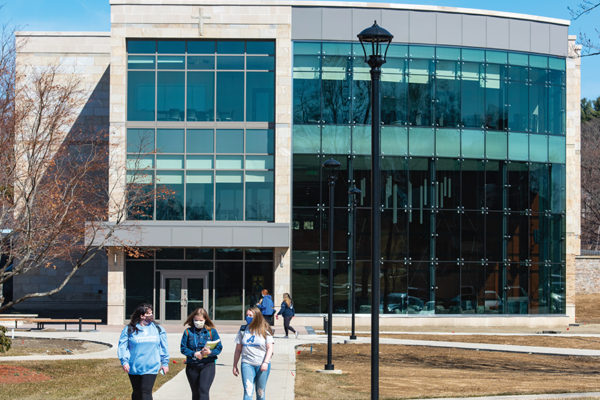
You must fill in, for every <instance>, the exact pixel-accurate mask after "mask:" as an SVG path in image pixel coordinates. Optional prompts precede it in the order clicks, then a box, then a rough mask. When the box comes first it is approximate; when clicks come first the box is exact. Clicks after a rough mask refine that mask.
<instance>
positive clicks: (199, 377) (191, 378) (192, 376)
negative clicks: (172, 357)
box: [185, 362, 215, 400]
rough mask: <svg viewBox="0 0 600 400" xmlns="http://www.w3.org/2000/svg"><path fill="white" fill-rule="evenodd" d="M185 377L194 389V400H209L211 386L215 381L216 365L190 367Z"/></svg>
mask: <svg viewBox="0 0 600 400" xmlns="http://www.w3.org/2000/svg"><path fill="white" fill-rule="evenodd" d="M185 375H186V376H187V379H188V382H189V383H190V389H192V400H208V399H209V397H208V395H209V393H210V385H212V383H213V380H214V379H215V363H214V362H209V363H206V364H198V365H188V366H186V367H185Z"/></svg>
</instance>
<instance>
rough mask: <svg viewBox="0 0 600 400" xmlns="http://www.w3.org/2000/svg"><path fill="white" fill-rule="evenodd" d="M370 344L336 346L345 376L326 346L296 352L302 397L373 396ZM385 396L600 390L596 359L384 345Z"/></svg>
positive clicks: (599, 366)
mask: <svg viewBox="0 0 600 400" xmlns="http://www.w3.org/2000/svg"><path fill="white" fill-rule="evenodd" d="M370 348H371V347H370V345H369V344H346V345H342V344H340V345H334V348H333V362H334V365H335V367H336V368H337V369H341V370H342V371H343V372H344V374H343V375H323V374H319V373H317V372H315V371H316V370H317V369H322V368H323V365H324V364H325V362H326V359H327V347H326V345H313V353H312V354H311V353H310V351H308V350H303V351H301V353H300V354H299V355H298V356H297V363H296V373H297V375H296V385H295V393H296V399H297V400H309V399H310V400H312V399H328V400H342V399H343V400H352V399H356V400H358V399H368V398H370V384H371V383H370V382H371V381H370V379H371V378H370V374H369V373H370V368H371V367H370V365H371V364H370V362H371V358H370ZM379 362H380V372H379V374H380V386H379V387H380V398H381V399H382V400H383V399H403V398H419V397H458V396H460V397H467V396H486V395H506V394H534V393H565V392H595V391H600V381H599V380H598V374H599V373H600V363H598V360H597V359H596V358H593V357H564V356H541V355H531V354H514V353H501V352H487V351H474V350H460V349H437V348H430V347H421V346H399V345H380V361H379Z"/></svg>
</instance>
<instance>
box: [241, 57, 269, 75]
mask: <svg viewBox="0 0 600 400" xmlns="http://www.w3.org/2000/svg"><path fill="white" fill-rule="evenodd" d="M246 69H266V70H269V71H272V70H273V69H275V58H273V57H260V56H258V57H251V56H248V57H246Z"/></svg>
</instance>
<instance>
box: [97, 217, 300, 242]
mask: <svg viewBox="0 0 600 400" xmlns="http://www.w3.org/2000/svg"><path fill="white" fill-rule="evenodd" d="M111 228H112V229H114V230H115V231H114V234H113V237H112V238H111V239H109V240H108V241H107V243H106V244H105V246H117V247H120V246H123V245H128V246H135V247H268V248H271V247H290V235H291V233H290V224H287V223H272V222H202V221H185V222H177V221H128V222H126V223H124V224H120V225H119V226H118V227H116V228H114V224H111V223H107V224H106V227H105V228H104V230H103V231H102V232H100V234H98V235H97V236H96V238H92V234H91V229H90V226H88V229H87V233H86V241H87V242H88V243H90V242H91V243H92V245H95V246H98V245H101V241H102V239H103V238H104V237H105V236H106V234H105V232H107V230H108V229H111Z"/></svg>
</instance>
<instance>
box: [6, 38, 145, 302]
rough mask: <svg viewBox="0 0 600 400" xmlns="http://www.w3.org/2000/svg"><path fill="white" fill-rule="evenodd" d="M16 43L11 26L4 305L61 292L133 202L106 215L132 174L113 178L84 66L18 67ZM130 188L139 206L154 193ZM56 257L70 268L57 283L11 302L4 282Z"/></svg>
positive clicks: (38, 269) (53, 261)
mask: <svg viewBox="0 0 600 400" xmlns="http://www.w3.org/2000/svg"><path fill="white" fill-rule="evenodd" d="M16 50H17V49H16V45H15V38H14V32H12V31H9V30H6V29H5V30H4V31H3V32H2V36H1V37H0V149H1V150H0V230H1V233H2V238H1V240H0V253H1V254H2V256H3V260H5V261H4V262H3V263H2V264H0V312H2V311H4V310H6V309H8V308H9V307H11V306H13V305H15V304H18V303H21V302H23V301H25V300H27V299H30V298H36V297H45V296H49V295H52V294H55V293H58V292H59V291H61V290H62V289H63V288H64V287H65V286H66V285H67V284H68V282H69V281H70V280H71V278H72V277H73V276H74V275H75V274H76V273H77V271H79V270H80V269H81V268H83V267H84V266H85V265H86V264H88V263H89V262H90V261H91V260H92V259H93V258H94V257H96V256H97V255H98V252H99V251H101V250H102V249H103V248H104V247H106V245H107V244H108V243H109V240H114V232H115V230H116V229H117V228H119V227H120V226H121V225H122V224H123V222H124V221H125V219H126V214H127V205H126V204H125V202H123V204H118V205H117V206H116V207H111V209H110V221H111V223H110V224H107V223H106V222H107V221H108V219H109V207H108V204H109V199H111V198H112V196H113V194H114V193H118V192H117V190H123V189H124V188H122V187H118V185H119V183H118V182H124V179H115V184H114V187H109V179H108V173H109V170H110V165H109V162H110V161H109V154H108V152H109V141H108V132H107V131H106V129H100V130H99V128H98V127H97V126H96V125H95V124H94V123H89V124H88V123H87V122H86V119H85V118H82V116H81V114H80V113H81V110H82V108H83V106H84V105H85V103H86V101H87V100H88V99H87V95H86V93H85V92H84V91H83V90H82V88H81V87H82V86H81V83H80V82H79V81H78V79H77V78H76V75H74V74H70V73H68V71H66V70H65V69H64V68H62V67H61V66H60V65H53V66H48V67H44V68H40V67H34V66H29V65H19V68H18V69H17V68H16V54H17V51H16ZM121 169H122V170H123V168H121ZM115 170H116V171H117V173H119V170H118V169H115ZM120 173H122V174H124V173H125V171H124V170H123V171H122V172H120ZM129 183H130V184H131V183H135V177H134V178H133V179H132V178H129ZM121 185H122V184H121ZM130 187H131V190H130V193H128V197H129V199H130V200H132V201H133V202H135V203H136V204H137V206H138V207H140V205H143V204H144V202H150V201H153V198H154V193H153V192H152V191H151V190H150V191H149V190H147V185H145V186H144V185H135V184H131V185H130ZM136 188H139V190H136ZM92 243H94V244H93V245H92ZM112 245H115V244H114V243H113V244H112ZM57 265H60V266H61V267H62V268H65V266H66V268H67V272H66V274H65V276H64V277H61V278H60V279H58V281H57V282H55V284H54V285H49V287H46V288H44V290H41V291H40V290H39V288H37V287H36V286H33V285H32V290H31V291H30V292H29V293H25V294H19V296H18V298H13V299H12V300H9V301H5V298H4V294H3V293H2V291H1V288H2V284H3V283H5V282H6V281H8V280H9V279H11V278H15V277H18V276H27V274H36V273H42V271H44V270H49V269H56V268H57Z"/></svg>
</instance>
